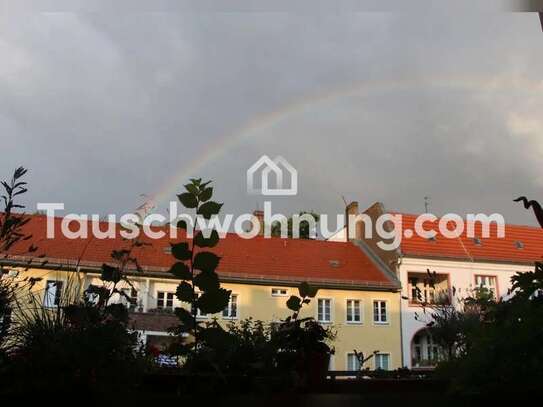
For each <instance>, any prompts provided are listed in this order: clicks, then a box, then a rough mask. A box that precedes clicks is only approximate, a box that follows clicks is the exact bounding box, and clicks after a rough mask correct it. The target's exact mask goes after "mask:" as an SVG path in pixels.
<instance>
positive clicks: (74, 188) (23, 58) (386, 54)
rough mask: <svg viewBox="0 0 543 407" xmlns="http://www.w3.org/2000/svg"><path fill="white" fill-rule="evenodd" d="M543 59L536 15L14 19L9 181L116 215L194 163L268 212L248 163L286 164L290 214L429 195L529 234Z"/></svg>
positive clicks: (4, 124)
mask: <svg viewBox="0 0 543 407" xmlns="http://www.w3.org/2000/svg"><path fill="white" fill-rule="evenodd" d="M542 51H543V35H542V34H541V32H540V26H539V24H538V19H537V16H536V15H535V14H480V15H469V16H468V15H453V16H444V15H422V14H421V15H416V16H415V15H413V14H409V15H403V14H398V15H395V14H377V13H371V14H346V15H336V16H301V15H294V16H293V15H287V14H279V13H274V14H265V13H262V14H254V13H253V14H249V13H240V14H139V15H137V14H132V15H103V14H102V15H98V14H94V15H72V14H50V15H32V16H29V15H25V16H22V15H21V16H9V17H8V16H5V17H3V18H2V20H1V24H0V61H2V62H1V63H0V137H1V140H2V151H3V154H2V159H1V160H0V173H1V174H3V177H6V176H7V175H8V174H9V173H10V171H11V170H12V168H14V167H15V166H16V165H21V164H22V165H25V166H27V167H29V168H30V170H31V174H30V176H29V180H30V181H31V193H30V194H29V195H28V197H27V198H26V199H27V203H28V204H29V205H30V206H32V207H34V205H35V203H36V202H37V201H46V202H47V201H48V202H59V201H60V202H65V203H66V206H67V209H68V210H69V211H75V212H97V213H102V214H104V213H109V212H113V213H122V212H125V211H127V210H131V209H133V208H135V206H137V205H138V204H139V203H140V202H141V201H140V198H139V194H141V193H147V194H152V193H155V192H156V191H158V190H161V189H162V185H164V184H167V183H168V182H169V181H168V180H169V179H170V178H172V177H173V176H174V175H175V174H176V173H178V172H183V169H184V168H187V167H188V170H189V172H190V171H191V170H192V171H194V172H197V173H194V174H192V173H191V175H200V174H202V175H204V176H207V177H211V178H213V179H215V180H216V183H217V193H218V195H219V197H220V198H221V199H223V200H224V201H225V202H226V204H227V205H226V208H227V209H228V210H230V211H233V212H234V213H239V212H242V211H248V210H252V209H254V208H255V206H257V205H261V204H262V199H261V198H257V197H254V196H249V195H247V194H246V191H245V171H246V169H247V168H248V167H249V166H250V165H251V164H252V163H253V162H254V161H255V160H256V159H257V158H258V157H259V156H260V155H261V154H264V153H265V154H269V155H275V154H281V155H283V156H284V157H285V158H287V159H288V160H289V161H290V162H291V163H292V164H293V165H294V166H295V167H296V168H297V169H298V170H299V173H300V193H299V195H298V196H297V197H294V198H289V199H286V198H283V199H277V200H275V201H274V209H275V208H277V210H278V211H279V210H281V211H287V212H291V211H296V210H298V209H302V208H303V209H306V208H307V209H314V210H317V211H321V212H329V213H334V212H337V211H340V210H341V207H342V198H341V196H342V195H343V196H345V197H346V198H347V199H349V200H351V199H357V200H359V201H360V202H361V205H362V206H364V205H369V204H371V203H372V202H373V201H375V200H381V201H384V202H385V204H386V206H387V207H389V208H392V209H397V210H405V211H410V212H419V211H421V210H422V209H423V208H424V204H423V197H424V196H425V195H430V196H431V197H432V203H431V209H433V210H434V211H435V212H437V213H444V212H451V211H452V212H460V213H464V212H473V211H485V212H501V213H503V214H504V215H506V218H507V220H509V221H512V222H517V223H527V222H530V223H533V222H532V218H531V216H530V215H529V214H528V213H525V211H524V210H523V209H521V208H520V207H519V206H517V205H514V204H513V203H512V202H511V201H512V199H513V198H514V197H516V196H517V195H519V194H526V195H529V196H531V197H534V198H540V199H543V192H542V187H543V181H542V177H541V174H542V173H543V164H542V163H543V160H542V159H541V158H542V153H543V116H542V115H541V111H542V110H543V93H542V91H543V81H542V77H541V72H543V52H542ZM274 112H275V113H274ZM250 124H252V125H250ZM225 139H226V140H228V139H233V140H238V141H236V142H230V143H228V142H226V143H225V142H224V140H225ZM221 140H222V141H221ZM218 143H219V144H218ZM221 143H223V144H224V146H225V147H224V148H222V149H218V154H216V155H215V156H213V159H212V160H206V157H209V154H206V151H209V150H210V149H211V150H213V148H214V147H213V146H216V145H223V144H221ZM199 157H200V158H201V160H200V161H201V162H202V165H201V167H195V166H194V165H192V164H190V163H191V162H193V161H194V160H196V162H198V161H199ZM187 174H188V173H187ZM171 197H173V194H172V195H171Z"/></svg>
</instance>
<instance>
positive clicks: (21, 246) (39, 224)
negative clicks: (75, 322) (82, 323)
mask: <svg viewBox="0 0 543 407" xmlns="http://www.w3.org/2000/svg"><path fill="white" fill-rule="evenodd" d="M61 221H62V219H61V218H54V222H55V230H56V234H55V238H53V239H48V238H47V237H46V222H47V218H46V217H45V216H41V215H36V216H33V217H32V219H31V221H30V222H29V223H28V224H27V225H26V226H25V230H24V233H25V234H28V235H32V239H31V240H30V241H25V242H20V243H18V244H17V245H16V246H14V247H13V248H12V249H11V250H10V252H9V253H7V255H6V256H2V259H1V260H0V264H1V265H2V266H3V268H4V269H5V271H7V274H6V275H9V276H10V277H11V278H13V277H15V278H20V279H22V278H29V277H33V278H39V279H40V281H38V282H37V283H36V284H35V285H34V287H33V288H32V292H33V295H35V296H37V298H39V299H40V301H42V303H43V305H44V306H45V307H56V306H58V304H59V303H60V299H61V297H62V295H66V290H68V289H70V287H73V286H74V285H73V284H72V283H71V281H73V276H74V275H75V276H77V277H78V281H79V282H80V285H81V287H82V288H84V287H86V286H88V285H89V284H100V279H99V276H100V268H101V266H102V264H103V263H110V264H114V263H113V262H112V260H111V257H110V254H111V252H112V250H118V249H120V248H123V247H125V246H126V245H127V244H128V242H126V241H123V240H122V239H121V238H120V236H119V235H118V234H117V235H116V237H115V238H109V239H96V238H89V239H82V238H78V239H68V238H66V237H65V236H63V235H61V234H60V233H59V232H60V223H61ZM101 228H102V229H106V228H107V225H105V224H104V225H101ZM89 230H90V225H89ZM118 230H119V228H117V233H118ZM142 240H143V241H144V243H145V244H144V245H143V246H141V247H136V248H135V249H134V251H133V253H132V255H133V256H134V257H135V258H137V259H138V262H139V265H140V271H136V270H135V269H131V270H130V282H131V284H130V285H128V284H124V285H121V286H120V288H122V289H124V290H126V294H127V295H128V296H130V297H131V298H132V299H133V301H131V303H130V304H127V305H128V306H129V308H130V312H131V321H132V322H131V323H132V328H133V329H134V330H137V331H139V332H140V333H141V334H142V337H143V338H144V340H146V341H147V342H148V343H153V344H155V345H160V344H163V343H165V342H167V341H168V333H167V329H168V328H169V327H170V326H172V325H174V324H176V322H177V320H176V317H175V316H174V315H173V310H174V309H175V307H180V306H183V304H181V303H180V302H179V301H178V300H177V298H176V295H175V291H176V288H177V285H178V283H179V281H177V280H176V279H174V278H173V276H172V275H171V274H169V273H168V270H169V268H170V267H171V265H172V264H173V263H174V259H173V257H172V256H171V253H170V243H173V242H172V241H171V240H169V238H167V237H165V238H161V239H149V238H148V237H143V238H142ZM179 241H180V239H177V240H175V243H177V242H179ZM30 244H33V245H34V246H35V247H36V248H37V250H35V251H33V252H32V253H31V254H30V255H29V254H28V253H27V247H28V246H29V245H30ZM211 250H212V251H214V252H215V253H216V254H218V255H219V256H220V257H221V262H220V265H219V268H218V270H217V272H218V274H219V276H220V279H221V284H222V285H223V287H224V288H226V289H229V290H231V291H232V296H231V301H230V304H229V305H228V307H227V308H226V309H225V310H223V311H222V312H220V313H218V314H215V315H199V317H200V318H201V319H202V320H209V319H211V318H217V319H218V320H219V321H220V322H221V323H228V322H230V321H234V322H235V321H240V320H242V319H245V318H249V317H251V318H253V319H255V320H262V321H265V322H274V321H279V320H281V319H284V318H285V317H287V316H288V315H290V314H291V312H290V311H289V310H288V309H287V307H286V301H287V299H288V297H289V296H290V295H293V294H294V295H296V294H297V292H298V291H297V287H298V285H299V284H300V283H301V282H302V281H307V282H309V283H310V284H311V285H313V286H316V287H318V288H319V291H318V295H317V297H316V298H315V299H313V300H312V301H311V304H310V305H309V306H308V307H306V308H304V310H303V311H302V316H304V317H309V316H311V317H314V318H315V319H316V320H318V321H319V322H320V323H322V324H325V325H327V326H331V327H333V328H334V329H335V330H336V331H337V338H336V340H335V342H334V343H333V344H332V346H333V347H334V348H335V354H334V356H333V357H332V360H331V368H332V369H335V370H355V369H357V363H358V362H357V360H356V358H355V356H354V350H357V351H362V352H364V354H370V353H372V352H374V351H377V354H376V356H375V358H373V359H372V360H371V361H370V362H369V365H368V367H370V368H382V369H390V370H391V369H396V368H398V367H401V366H402V365H403V364H404V362H403V360H402V351H401V329H400V326H401V324H400V284H399V281H398V280H397V278H396V276H395V274H394V273H393V272H391V271H390V269H389V268H388V267H387V266H386V264H385V263H384V262H383V261H382V260H381V259H380V258H379V257H378V256H376V255H375V254H374V253H373V252H372V251H371V250H370V249H369V248H368V246H367V244H365V243H364V242H361V241H359V242H328V241H322V240H299V239H281V238H271V239H266V238H264V237H262V236H258V237H255V238H253V239H243V238H241V237H239V236H238V235H236V234H228V235H227V236H226V237H225V238H224V239H221V241H220V242H219V244H218V245H217V246H216V247H214V248H213V249H211ZM118 300H119V301H123V299H122V298H121V297H120V296H119V298H118Z"/></svg>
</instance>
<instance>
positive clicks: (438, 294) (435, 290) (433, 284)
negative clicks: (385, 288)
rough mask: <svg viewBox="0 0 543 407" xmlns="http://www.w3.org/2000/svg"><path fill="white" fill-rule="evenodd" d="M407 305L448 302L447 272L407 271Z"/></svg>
mask: <svg viewBox="0 0 543 407" xmlns="http://www.w3.org/2000/svg"><path fill="white" fill-rule="evenodd" d="M407 279H408V290H409V293H408V296H409V305H411V306H427V305H438V304H450V286H449V276H448V274H435V275H430V274H428V273H408V275H407Z"/></svg>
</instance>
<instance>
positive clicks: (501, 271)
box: [399, 257, 533, 368]
mask: <svg viewBox="0 0 543 407" xmlns="http://www.w3.org/2000/svg"><path fill="white" fill-rule="evenodd" d="M427 269H430V270H431V271H432V272H434V271H435V272H436V273H437V274H446V275H447V276H448V277H449V288H451V289H452V287H454V288H455V289H456V297H458V298H463V297H464V298H465V297H466V296H468V295H469V293H470V292H471V291H472V290H473V289H474V288H476V284H475V276H476V275H484V276H495V277H496V281H497V295H498V296H499V297H503V296H505V295H507V294H508V291H507V290H508V289H509V288H511V277H512V276H513V275H514V274H515V273H517V272H526V271H531V270H533V266H529V265H515V264H498V263H482V262H477V263H475V262H464V261H453V260H431V259H421V258H410V257H404V258H402V261H401V265H400V266H399V274H400V275H399V278H400V281H401V284H402V298H401V302H402V304H401V309H402V347H403V354H404V362H405V365H406V366H407V367H409V368H411V367H412V366H411V360H412V355H411V341H412V339H413V337H414V336H415V334H416V333H417V332H418V331H420V330H421V329H424V328H425V323H424V322H423V321H419V320H417V319H416V318H415V314H416V313H417V314H418V315H419V316H421V317H423V319H426V316H425V315H424V313H423V308H422V307H421V306H419V305H414V304H411V303H410V302H409V300H408V298H409V284H408V274H409V273H426V270H427Z"/></svg>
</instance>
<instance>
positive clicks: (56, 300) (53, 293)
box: [43, 280, 63, 308]
mask: <svg viewBox="0 0 543 407" xmlns="http://www.w3.org/2000/svg"><path fill="white" fill-rule="evenodd" d="M62 285H63V282H62V281H52V280H47V282H46V283H45V295H44V297H43V305H44V307H49V308H53V307H58V306H59V305H60V295H61V294H62Z"/></svg>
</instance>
